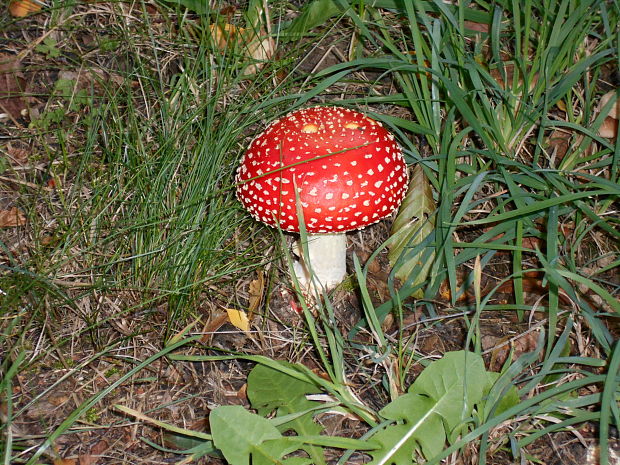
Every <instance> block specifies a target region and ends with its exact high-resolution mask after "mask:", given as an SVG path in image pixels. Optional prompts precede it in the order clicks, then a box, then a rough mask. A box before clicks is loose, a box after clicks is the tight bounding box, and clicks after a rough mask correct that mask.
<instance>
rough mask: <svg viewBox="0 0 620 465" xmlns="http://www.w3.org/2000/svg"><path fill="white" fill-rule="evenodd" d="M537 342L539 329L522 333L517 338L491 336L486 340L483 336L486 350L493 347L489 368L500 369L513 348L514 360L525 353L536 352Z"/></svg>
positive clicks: (492, 369)
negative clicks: (495, 337)
mask: <svg viewBox="0 0 620 465" xmlns="http://www.w3.org/2000/svg"><path fill="white" fill-rule="evenodd" d="M537 342H538V332H537V331H532V332H528V333H525V334H521V335H519V336H517V337H516V338H501V339H494V338H489V339H486V341H485V340H484V338H483V347H484V346H485V345H486V347H485V350H489V349H493V350H492V352H491V362H490V363H489V369H490V370H491V371H500V370H501V368H502V366H503V365H504V363H505V362H506V359H507V358H508V355H510V351H511V350H512V351H513V352H512V360H517V359H518V358H519V357H521V356H522V355H523V354H525V353H528V352H534V350H536V343H537ZM485 343H486V344H485Z"/></svg>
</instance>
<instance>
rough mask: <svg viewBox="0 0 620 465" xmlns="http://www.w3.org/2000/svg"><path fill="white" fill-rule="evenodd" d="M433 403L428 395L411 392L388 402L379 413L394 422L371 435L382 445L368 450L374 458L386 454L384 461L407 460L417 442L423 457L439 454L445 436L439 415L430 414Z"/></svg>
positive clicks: (398, 461)
mask: <svg viewBox="0 0 620 465" xmlns="http://www.w3.org/2000/svg"><path fill="white" fill-rule="evenodd" d="M433 404H434V402H433V401H432V400H431V399H429V398H428V397H425V396H422V395H419V394H412V393H408V394H404V395H402V396H400V397H399V398H397V399H395V400H394V401H393V402H391V403H389V404H388V405H387V406H386V407H385V408H383V409H382V410H381V411H380V412H379V414H380V415H381V416H382V417H384V418H386V419H388V420H395V421H396V422H397V423H396V424H394V425H391V426H388V427H387V428H385V429H383V430H381V431H379V432H378V433H377V434H375V435H374V436H373V437H372V439H373V440H374V441H377V442H379V443H380V444H381V445H382V446H383V447H382V449H381V450H380V451H377V452H374V451H372V452H370V455H371V456H373V458H375V459H377V460H385V459H386V458H388V457H389V461H388V462H387V463H409V462H410V461H411V457H412V455H413V451H414V449H415V448H416V447H417V444H420V446H421V447H422V452H423V454H424V455H425V456H426V457H433V456H435V455H437V454H439V453H440V452H441V451H442V450H443V448H444V445H445V443H446V436H445V432H444V428H443V425H442V422H441V417H439V416H438V415H437V414H433ZM373 463H374V462H373ZM377 463H384V462H377Z"/></svg>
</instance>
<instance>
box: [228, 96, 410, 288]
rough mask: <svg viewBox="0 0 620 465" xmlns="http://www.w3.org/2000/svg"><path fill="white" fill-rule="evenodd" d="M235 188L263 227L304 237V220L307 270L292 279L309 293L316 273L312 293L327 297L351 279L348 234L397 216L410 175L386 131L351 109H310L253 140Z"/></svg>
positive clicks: (300, 266) (298, 266)
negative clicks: (323, 293) (301, 233)
mask: <svg viewBox="0 0 620 465" xmlns="http://www.w3.org/2000/svg"><path fill="white" fill-rule="evenodd" d="M236 181H237V198H238V199H239V201H240V202H241V203H242V204H243V206H244V207H245V208H246V209H247V210H248V211H249V212H250V214H251V215H252V216H253V217H254V218H255V219H256V220H258V221H261V222H263V223H265V224H267V225H269V226H272V227H279V228H281V229H283V230H285V231H290V232H299V230H300V228H299V225H300V218H299V217H298V212H300V213H301V215H302V216H303V222H304V224H305V227H306V230H307V232H308V260H309V263H304V262H305V261H304V259H303V258H304V257H301V258H302V262H301V263H295V265H294V268H295V273H296V275H297V277H298V279H299V281H300V284H301V285H302V286H303V287H304V288H306V289H307V288H310V287H311V282H312V278H311V271H312V272H313V273H314V276H315V278H316V281H315V285H318V286H319V288H320V287H324V288H326V289H329V288H331V287H334V286H336V285H337V284H339V283H340V282H341V281H342V280H343V279H344V277H345V275H346V235H345V232H347V231H353V230H357V229H362V228H364V227H366V226H368V225H370V224H373V223H376V222H378V221H379V220H381V219H383V218H385V217H386V216H388V215H390V214H391V213H392V212H393V211H394V210H395V209H396V208H398V206H399V205H400V203H401V201H402V200H403V198H404V196H405V192H406V190H407V182H408V175H407V169H406V165H405V161H404V159H403V155H402V151H401V149H400V147H399V146H398V144H397V143H396V141H395V140H394V136H393V135H392V134H390V133H389V132H388V131H387V130H386V129H385V128H384V127H383V126H382V125H381V123H379V122H377V121H374V120H372V119H370V118H368V117H367V116H365V115H363V114H362V113H359V112H356V111H353V110H350V109H348V108H340V107H313V108H308V109H304V110H298V111H294V112H292V113H289V114H288V115H286V116H285V117H283V118H281V119H279V120H277V121H274V122H273V123H271V124H270V125H269V126H268V127H267V129H266V130H265V131H264V132H263V133H262V134H260V135H259V136H258V137H256V138H255V139H254V140H253V141H252V143H251V144H250V146H249V148H248V150H247V151H246V153H245V155H244V156H243V158H242V160H241V165H240V167H239V170H238V171H237V178H236ZM298 202H299V205H298V204H297V203H298ZM299 249H300V250H302V249H301V247H300V248H299ZM300 255H303V254H300ZM312 287H313V286H312Z"/></svg>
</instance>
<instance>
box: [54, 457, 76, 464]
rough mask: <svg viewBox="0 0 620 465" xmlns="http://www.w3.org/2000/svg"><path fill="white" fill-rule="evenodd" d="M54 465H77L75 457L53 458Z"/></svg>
mask: <svg viewBox="0 0 620 465" xmlns="http://www.w3.org/2000/svg"><path fill="white" fill-rule="evenodd" d="M53 463H54V465H78V461H77V459H63V458H57V459H54V462H53Z"/></svg>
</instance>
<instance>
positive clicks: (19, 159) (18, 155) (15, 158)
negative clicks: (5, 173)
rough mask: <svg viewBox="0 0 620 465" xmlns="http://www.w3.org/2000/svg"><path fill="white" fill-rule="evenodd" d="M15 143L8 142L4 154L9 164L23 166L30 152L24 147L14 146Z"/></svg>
mask: <svg viewBox="0 0 620 465" xmlns="http://www.w3.org/2000/svg"><path fill="white" fill-rule="evenodd" d="M14 144H15V142H9V143H8V144H7V146H6V152H7V155H8V157H9V162H10V163H11V164H14V165H20V166H23V165H25V164H26V163H27V162H28V157H29V156H30V150H29V149H27V148H26V147H25V146H21V145H14Z"/></svg>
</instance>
